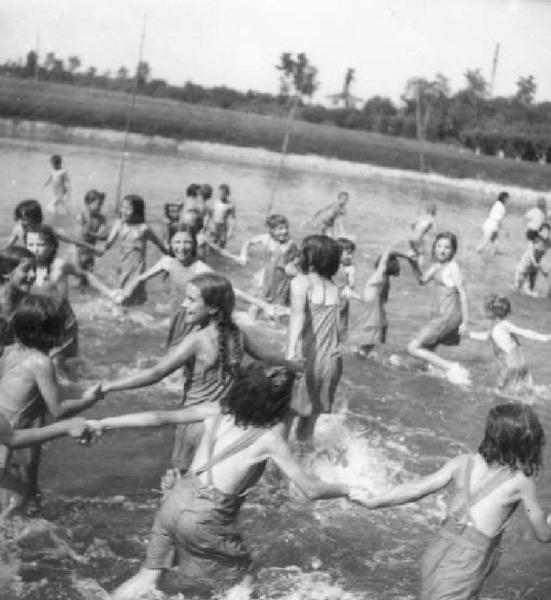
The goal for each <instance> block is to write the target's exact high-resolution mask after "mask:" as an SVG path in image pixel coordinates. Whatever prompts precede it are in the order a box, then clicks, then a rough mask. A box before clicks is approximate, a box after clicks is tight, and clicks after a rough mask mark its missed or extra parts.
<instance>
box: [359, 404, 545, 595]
mask: <svg viewBox="0 0 551 600" xmlns="http://www.w3.org/2000/svg"><path fill="white" fill-rule="evenodd" d="M544 443H545V434H544V432H543V428H542V426H541V424H540V422H539V419H538V417H537V415H536V413H535V412H534V411H533V409H532V408H531V407H529V406H526V405H524V404H521V403H513V404H502V405H499V406H496V407H494V408H492V409H491V410H490V413H489V414H488V419H487V421H486V431H485V433H484V439H483V440H482V442H481V444H480V446H479V448H478V452H477V453H476V454H460V455H459V456H457V457H455V458H452V459H451V460H449V461H448V462H447V463H446V464H445V465H444V466H443V467H442V468H441V469H439V470H438V471H435V472H434V473H432V474H431V475H428V476H426V477H422V478H420V479H415V480H413V481H408V482H406V483H403V484H401V485H399V486H397V487H395V488H394V489H392V490H390V491H389V492H387V493H386V494H380V495H376V496H373V497H367V496H366V494H365V493H362V492H359V493H358V492H352V494H351V496H350V499H351V500H352V501H355V502H358V503H360V504H362V505H363V506H365V507H367V508H371V509H376V508H383V507H387V506H399V505H401V504H406V503H408V502H416V501H418V500H420V499H421V498H424V497H425V496H428V495H429V494H435V493H436V492H439V491H440V490H442V489H444V488H445V487H446V486H447V485H448V484H449V483H452V482H453V483H454V486H455V493H454V494H453V496H452V498H451V500H450V501H449V503H448V516H447V518H446V520H445V521H444V523H443V525H442V526H441V528H440V530H439V531H438V533H437V534H436V537H435V539H434V540H433V541H432V543H431V544H430V546H429V547H428V549H427V550H426V552H425V554H424V556H423V560H422V564H421V593H420V598H421V599H422V600H437V599H444V598H449V599H450V600H451V599H452V598H454V599H457V600H459V599H460V598H461V599H464V600H467V599H473V600H474V599H475V598H478V597H479V592H480V590H481V589H482V587H483V585H484V582H485V581H486V579H487V578H488V576H489V575H490V574H491V573H492V572H493V571H494V570H495V568H496V567H497V564H498V561H499V556H500V553H501V549H500V545H501V537H502V534H503V531H504V529H505V527H506V526H507V524H508V522H509V519H510V518H511V516H512V514H513V513H514V512H515V510H516V508H517V506H518V505H519V503H520V502H522V504H523V506H524V512H525V514H526V516H527V517H528V520H529V522H530V525H531V527H532V530H533V531H534V534H535V536H536V539H537V540H538V541H540V542H544V543H547V542H549V541H551V515H547V518H546V516H545V513H544V512H543V509H542V507H541V505H540V503H539V500H538V497H537V492H536V476H537V474H538V471H539V470H540V468H541V466H542V452H543V446H544Z"/></svg>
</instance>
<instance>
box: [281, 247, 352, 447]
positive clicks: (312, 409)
mask: <svg viewBox="0 0 551 600" xmlns="http://www.w3.org/2000/svg"><path fill="white" fill-rule="evenodd" d="M339 257H340V249H339V245H338V244H337V242H336V241H335V240H333V239H331V238H330V237H327V236H325V235H310V236H308V237H306V238H304V240H303V242H302V248H301V254H300V266H301V269H302V271H303V272H302V273H301V274H299V275H297V276H296V277H295V278H294V279H293V280H292V282H291V319H290V321H289V339H288V345H287V358H288V359H290V360H291V359H296V358H297V356H298V352H299V343H300V347H301V348H302V356H303V357H304V360H305V377H304V385H301V386H300V387H299V389H298V394H297V400H296V403H295V405H294V408H295V409H296V411H297V413H298V414H299V420H298V424H297V430H296V435H297V439H298V440H299V441H308V440H311V439H312V437H313V434H314V428H315V425H316V421H317V420H318V417H319V416H320V414H321V413H329V412H331V410H332V408H333V402H334V400H335V392H336V390H337V385H338V383H339V380H340V378H341V374H342V356H341V354H340V351H339V336H340V332H339V322H340V319H339V311H340V298H339V290H338V288H337V286H336V285H335V284H334V283H333V281H332V277H333V275H335V273H337V271H338V269H339Z"/></svg>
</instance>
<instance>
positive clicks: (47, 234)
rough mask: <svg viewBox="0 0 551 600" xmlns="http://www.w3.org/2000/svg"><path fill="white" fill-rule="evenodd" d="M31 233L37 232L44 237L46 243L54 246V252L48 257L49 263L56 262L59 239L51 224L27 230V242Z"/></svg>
mask: <svg viewBox="0 0 551 600" xmlns="http://www.w3.org/2000/svg"><path fill="white" fill-rule="evenodd" d="M29 233H37V234H38V235H39V236H41V237H42V239H43V240H44V241H45V242H46V244H47V245H48V246H50V247H51V248H52V253H51V254H50V257H49V258H48V264H50V265H51V264H52V263H53V262H54V259H55V257H56V255H57V250H58V248H59V240H58V239H57V236H56V234H55V231H54V230H53V229H52V228H51V227H50V226H49V225H39V226H38V227H35V228H34V229H32V230H30V231H27V233H26V235H25V243H26V242H27V236H28V235H29Z"/></svg>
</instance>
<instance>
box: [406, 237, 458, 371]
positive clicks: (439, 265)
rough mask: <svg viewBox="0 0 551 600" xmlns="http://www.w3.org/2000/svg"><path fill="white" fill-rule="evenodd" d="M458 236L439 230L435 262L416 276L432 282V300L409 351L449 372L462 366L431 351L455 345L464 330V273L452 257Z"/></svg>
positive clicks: (433, 254) (420, 280)
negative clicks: (430, 311) (426, 316)
mask: <svg viewBox="0 0 551 600" xmlns="http://www.w3.org/2000/svg"><path fill="white" fill-rule="evenodd" d="M456 252H457V238H456V237H455V235H454V234H453V233H449V232H445V233H439V234H438V235H437V236H436V239H435V240H434V244H433V247H432V256H433V259H434V261H435V262H434V263H433V264H432V266H431V267H430V268H429V269H428V270H427V271H426V272H425V273H424V274H421V275H420V277H419V283H420V284H421V285H425V284H427V283H429V282H430V281H433V282H434V290H435V299H434V300H435V302H434V308H433V311H432V318H431V320H430V321H429V322H428V323H427V325H425V327H423V329H421V331H420V332H419V333H418V334H417V336H416V337H415V338H414V339H413V340H412V341H411V342H410V343H409V345H408V352H409V353H410V354H411V355H413V356H415V357H416V358H420V359H422V360H424V361H426V362H428V363H429V364H431V365H433V366H435V367H437V368H438V369H442V370H443V371H444V372H446V373H447V374H449V372H450V370H452V369H453V370H454V371H457V370H458V369H462V367H460V365H458V364H457V363H454V362H453V361H450V360H446V359H444V358H442V357H440V356H438V355H437V354H436V353H435V352H434V350H435V348H436V347H437V346H438V345H440V344H444V345H446V346H457V345H458V344H459V340H460V336H461V334H463V333H465V332H466V331H467V322H468V316H469V313H468V305H467V294H466V292H465V285H464V283H463V276H462V275H461V271H460V270H459V266H458V265H457V263H456V262H455V260H454V256H455V254H456Z"/></svg>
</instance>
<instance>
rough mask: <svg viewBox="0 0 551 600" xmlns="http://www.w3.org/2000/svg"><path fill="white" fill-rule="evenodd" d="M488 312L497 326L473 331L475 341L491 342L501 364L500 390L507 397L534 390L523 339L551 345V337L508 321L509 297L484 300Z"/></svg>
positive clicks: (499, 375) (493, 297)
mask: <svg viewBox="0 0 551 600" xmlns="http://www.w3.org/2000/svg"><path fill="white" fill-rule="evenodd" d="M484 310H485V312H486V316H487V317H488V319H491V320H492V322H493V324H492V328H491V329H490V331H485V332H475V331H472V332H470V337H471V338H472V339H473V340H479V341H491V342H492V346H493V348H494V353H495V355H496V357H497V359H498V361H499V374H498V382H497V391H498V392H499V393H500V394H505V395H513V396H515V395H518V394H522V393H526V392H528V393H529V392H531V391H533V389H534V387H533V383H532V377H531V375H530V373H529V371H528V367H527V365H526V360H525V358H524V353H523V352H522V347H521V345H520V342H519V337H523V338H526V339H528V340H534V341H536V342H550V341H551V335H548V334H543V333H537V332H536V331H532V330H531V329H523V328H521V327H517V326H516V325H514V324H513V323H511V322H510V321H508V320H507V317H508V316H509V314H510V313H511V303H510V302H509V299H508V298H507V297H505V296H500V295H499V294H490V295H489V296H488V297H487V298H486V299H485V301H484Z"/></svg>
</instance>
